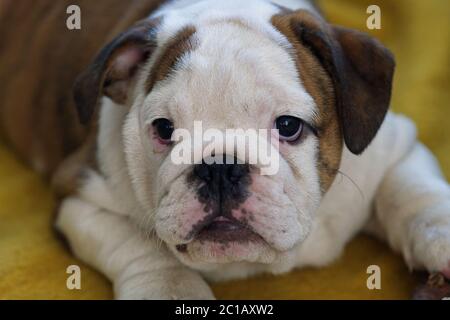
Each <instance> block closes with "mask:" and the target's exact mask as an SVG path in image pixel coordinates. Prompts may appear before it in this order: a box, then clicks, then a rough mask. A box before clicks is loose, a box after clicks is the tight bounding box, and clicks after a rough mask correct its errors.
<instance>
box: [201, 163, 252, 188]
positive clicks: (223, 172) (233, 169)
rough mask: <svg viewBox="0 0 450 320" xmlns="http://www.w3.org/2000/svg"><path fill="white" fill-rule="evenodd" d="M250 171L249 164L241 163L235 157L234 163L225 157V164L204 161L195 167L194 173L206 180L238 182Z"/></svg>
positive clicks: (208, 181)
mask: <svg viewBox="0 0 450 320" xmlns="http://www.w3.org/2000/svg"><path fill="white" fill-rule="evenodd" d="M249 172H250V169H249V165H248V164H240V163H238V161H237V159H236V158H234V159H233V161H232V163H227V162H226V161H225V159H224V161H223V164H220V163H212V164H207V163H205V162H204V161H202V163H201V164H197V165H195V167H194V174H195V175H196V176H197V177H198V178H199V179H201V180H202V181H204V182H207V183H210V182H213V181H217V182H219V181H224V182H232V183H237V182H239V181H240V180H241V179H242V178H243V177H245V176H247V175H248V174H249Z"/></svg>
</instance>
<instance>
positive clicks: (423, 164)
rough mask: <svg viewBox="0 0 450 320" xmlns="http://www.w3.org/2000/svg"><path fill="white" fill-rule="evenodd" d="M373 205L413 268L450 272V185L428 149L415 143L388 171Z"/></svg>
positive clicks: (388, 237) (448, 274)
mask: <svg viewBox="0 0 450 320" xmlns="http://www.w3.org/2000/svg"><path fill="white" fill-rule="evenodd" d="M375 209H376V218H377V220H378V223H379V226H380V227H381V233H382V234H384V238H385V239H386V240H387V241H388V242H389V244H390V245H391V246H392V247H393V248H394V249H395V250H397V251H400V252H402V253H403V256H404V258H405V260H406V263H407V264H408V266H409V267H410V269H426V270H428V271H429V272H430V273H431V272H440V273H442V274H443V275H445V276H446V277H447V278H450V187H449V185H448V183H447V182H446V181H445V178H444V177H443V176H442V173H441V171H440V169H439V166H438V164H437V162H436V160H435V159H434V157H433V156H432V154H431V153H430V151H429V150H428V149H426V148H425V147H424V146H423V145H421V144H419V143H418V144H416V146H415V147H414V149H413V150H412V151H411V152H410V153H409V154H408V155H407V156H406V157H405V158H404V159H403V160H401V161H400V162H399V163H398V164H396V165H395V166H394V167H393V168H392V169H390V171H388V172H387V174H386V176H385V177H384V179H383V181H382V183H381V186H380V188H379V190H378V193H377V196H376V199H375Z"/></svg>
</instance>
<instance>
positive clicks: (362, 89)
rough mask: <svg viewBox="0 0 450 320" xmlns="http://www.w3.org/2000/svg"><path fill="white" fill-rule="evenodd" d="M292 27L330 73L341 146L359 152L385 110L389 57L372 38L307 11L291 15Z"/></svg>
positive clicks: (388, 92)
mask: <svg viewBox="0 0 450 320" xmlns="http://www.w3.org/2000/svg"><path fill="white" fill-rule="evenodd" d="M291 28H292V30H293V31H294V32H295V34H296V35H297V37H298V38H299V40H300V41H301V42H302V43H303V44H304V45H306V46H307V47H308V48H309V49H310V50H311V51H312V53H313V54H314V55H316V56H317V57H318V59H319V60H320V62H321V63H322V65H323V66H324V68H325V69H326V70H327V72H328V73H329V75H330V76H331V78H332V81H333V84H334V87H335V91H336V101H337V111H338V115H339V117H340V122H341V126H342V130H343V135H344V141H345V144H346V145H347V147H348V149H349V150H350V151H351V152H353V153H354V154H360V153H362V152H363V151H364V149H365V148H366V147H367V146H368V145H369V144H370V142H371V141H372V139H373V138H374V137H375V135H376V133H377V131H378V129H379V128H380V126H381V124H382V122H383V120H384V117H385V115H386V113H387V111H388V108H389V103H390V99H391V87H392V78H393V74H394V68H395V61H394V58H393V55H392V54H391V52H390V51H389V50H388V49H386V48H385V47H384V46H383V45H382V44H381V43H380V42H378V41H377V40H375V39H373V38H371V37H370V36H368V35H366V34H364V33H361V32H358V31H355V30H350V29H345V28H342V27H336V26H330V25H328V24H327V23H326V22H325V21H323V20H322V19H321V18H319V17H315V16H313V15H312V14H310V13H307V12H306V11H302V12H297V13H295V14H293V17H292V19H291Z"/></svg>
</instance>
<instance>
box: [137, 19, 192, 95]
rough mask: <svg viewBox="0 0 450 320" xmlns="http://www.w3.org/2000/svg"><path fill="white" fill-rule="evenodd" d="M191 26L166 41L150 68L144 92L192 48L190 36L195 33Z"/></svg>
mask: <svg viewBox="0 0 450 320" xmlns="http://www.w3.org/2000/svg"><path fill="white" fill-rule="evenodd" d="M195 31H196V30H195V28H194V27H192V26H189V27H185V28H183V29H182V30H181V31H180V32H178V34H177V35H176V36H174V37H173V38H172V39H170V40H169V41H168V43H167V44H166V45H165V47H164V49H163V50H162V51H161V52H160V54H159V56H158V58H157V59H156V61H155V63H154V66H153V68H152V69H151V70H150V74H149V77H148V78H147V81H146V85H145V88H146V92H147V93H148V92H150V91H151V90H152V89H153V87H154V86H155V84H156V83H157V82H158V81H162V80H164V79H166V78H167V76H168V75H169V74H170V72H172V71H173V70H174V68H175V64H176V63H177V61H178V60H179V58H180V57H182V56H183V55H184V54H185V53H186V52H189V51H191V50H193V49H194V46H195V44H194V42H193V40H192V36H193V35H194V33H195Z"/></svg>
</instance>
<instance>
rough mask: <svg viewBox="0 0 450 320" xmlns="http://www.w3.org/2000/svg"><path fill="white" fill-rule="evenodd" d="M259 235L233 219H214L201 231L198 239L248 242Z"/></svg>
mask: <svg viewBox="0 0 450 320" xmlns="http://www.w3.org/2000/svg"><path fill="white" fill-rule="evenodd" d="M256 237H257V235H256V234H255V233H253V232H252V231H251V230H250V229H248V228H246V227H244V226H242V225H239V224H237V223H234V222H232V221H214V222H212V223H211V224H210V225H209V226H208V227H206V228H205V229H203V230H202V231H200V233H199V234H198V235H197V237H196V240H199V241H211V242H222V243H223V242H247V241H251V240H254V239H256Z"/></svg>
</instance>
